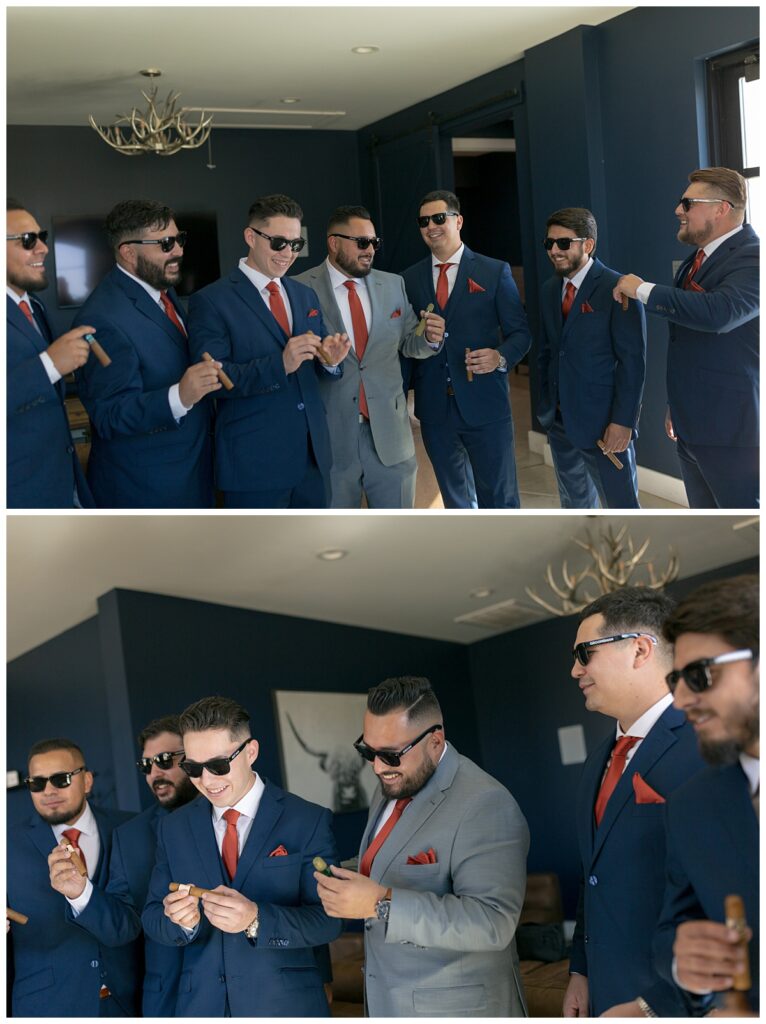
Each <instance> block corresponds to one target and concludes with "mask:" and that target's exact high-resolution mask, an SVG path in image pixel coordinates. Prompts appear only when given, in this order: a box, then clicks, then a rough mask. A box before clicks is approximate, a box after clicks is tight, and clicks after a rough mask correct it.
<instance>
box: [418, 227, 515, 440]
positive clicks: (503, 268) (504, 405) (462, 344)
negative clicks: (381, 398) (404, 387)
mask: <svg viewBox="0 0 766 1024" xmlns="http://www.w3.org/2000/svg"><path fill="white" fill-rule="evenodd" d="M432 268H433V260H432V257H431V255H430V254H429V256H428V257H427V258H426V259H424V260H421V261H420V263H416V264H415V265H414V266H412V267H410V268H409V269H408V270H405V271H404V273H403V274H402V277H403V278H404V283H405V287H406V289H407V296H408V298H409V300H410V303H411V305H412V307H413V309H414V310H415V312H416V313H419V312H420V310H421V309H425V308H426V306H427V305H428V304H429V302H433V304H434V309H435V310H436V312H437V313H440V314H441V315H442V316H443V317H444V318H445V320H446V322H447V334H448V335H449V337H448V338H447V339H446V340H445V342H444V345H443V346H442V348H441V349H440V350H439V352H437V353H436V355H434V356H432V357H431V358H430V359H416V360H412V364H413V365H412V367H411V386H412V387H413V388H414V389H415V415H416V416H417V417H418V419H420V420H422V421H423V422H424V423H440V422H442V421H443V420H445V419H446V418H447V414H448V409H449V398H448V395H447V380H448V378H450V379H451V382H452V388H453V390H454V392H455V401H456V402H457V406H458V409H459V411H460V415H461V416H462V417H463V419H464V420H465V421H466V423H468V424H470V425H471V426H472V427H479V426H484V425H485V424H487V423H494V422H496V421H497V420H502V419H506V418H507V417H508V416H510V414H511V405H510V400H509V397H508V374H507V373H500V372H499V371H495V372H494V373H482V374H476V375H475V376H474V378H473V381H471V382H470V383H469V381H468V377H467V375H466V369H465V350H466V349H467V348H471V349H475V348H495V349H497V350H498V352H500V354H501V355H502V356H505V359H506V360H507V362H508V369H509V370H510V369H512V368H513V367H514V366H515V365H516V363H518V361H519V360H520V359H523V358H524V356H525V355H526V354H527V352H528V351H529V346H530V345H531V343H532V339H531V337H530V334H529V327H528V326H527V316H526V313H525V312H524V308H523V306H522V304H521V299H520V298H519V292H518V289H517V288H516V284H515V282H514V280H513V277H512V276H511V268H510V267H509V266H508V264H507V263H503V262H502V261H501V260H494V259H491V258H490V257H489V256H479V255H478V254H477V253H474V252H471V250H470V249H469V248H468V246H465V247H464V249H463V257H462V259H461V260H460V266H459V268H458V272H457V278H456V280H455V286H454V288H453V289H452V293H451V294H450V297H449V299H448V301H447V305H446V307H445V308H444V309H441V308H440V307H439V306H438V304H437V302H436V294H435V291H434V280H433V269H432ZM469 281H472V282H473V286H471V285H470V284H469ZM476 286H478V287H479V288H481V289H482V290H481V291H476V290H474V289H475V287H476Z"/></svg>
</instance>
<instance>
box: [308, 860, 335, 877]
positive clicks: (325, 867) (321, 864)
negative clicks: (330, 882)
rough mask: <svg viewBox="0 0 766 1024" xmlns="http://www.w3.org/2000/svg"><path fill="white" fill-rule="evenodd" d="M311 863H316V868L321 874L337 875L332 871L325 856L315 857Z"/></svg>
mask: <svg viewBox="0 0 766 1024" xmlns="http://www.w3.org/2000/svg"><path fill="white" fill-rule="evenodd" d="M311 863H312V864H313V865H314V868H315V870H317V871H318V872H319V874H320V875H327V877H328V878H334V877H335V876H334V875H333V873H332V871H330V865H329V864H328V863H327V861H326V860H325V859H324V857H314V859H313V860H312V862H311Z"/></svg>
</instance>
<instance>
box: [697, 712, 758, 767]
mask: <svg viewBox="0 0 766 1024" xmlns="http://www.w3.org/2000/svg"><path fill="white" fill-rule="evenodd" d="M758 719H759V708H758V705H756V707H755V709H751V710H750V712H749V713H748V714H747V715H746V716H745V717H744V718H743V719H742V720H741V724H740V727H739V729H738V730H737V734H736V735H735V736H733V737H732V738H731V739H727V740H705V739H703V738H702V737H700V753H701V754H702V756H703V758H704V759H705V760H706V761H707V763H708V764H712V765H727V764H735V763H736V761H737V760H738V759H739V755H740V754H741V753H743V752H744V751H746V750H747V748H748V747H749V746H750V744H751V743H752V742H753V741H754V740H757V739H758V736H759V722H758Z"/></svg>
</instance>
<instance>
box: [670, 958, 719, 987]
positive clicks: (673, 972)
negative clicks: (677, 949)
mask: <svg viewBox="0 0 766 1024" xmlns="http://www.w3.org/2000/svg"><path fill="white" fill-rule="evenodd" d="M670 973H671V975H672V976H673V981H674V982H675V983H676V985H678V987H679V988H680V989H681V991H682V992H691V990H690V989H688V988H684V987H683V985H682V984H681V982H680V981H679V980H678V972H677V970H676V958H675V957H673V962H672V964H671V965H670ZM712 991H713V990H712V989H708V990H707V991H706V992H691V995H693V996H709V995H711V994H712Z"/></svg>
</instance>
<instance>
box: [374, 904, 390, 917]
mask: <svg viewBox="0 0 766 1024" xmlns="http://www.w3.org/2000/svg"><path fill="white" fill-rule="evenodd" d="M390 910H391V900H378V902H377V903H376V904H375V913H376V914H377V916H378V920H379V921H387V920H388V915H389V912H390Z"/></svg>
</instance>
